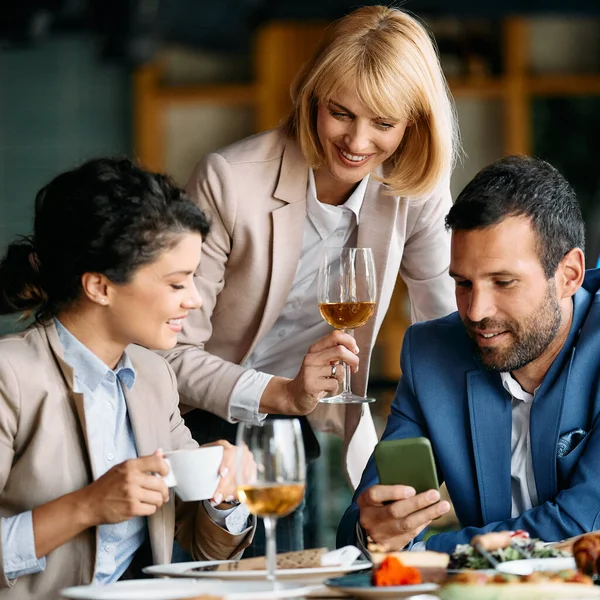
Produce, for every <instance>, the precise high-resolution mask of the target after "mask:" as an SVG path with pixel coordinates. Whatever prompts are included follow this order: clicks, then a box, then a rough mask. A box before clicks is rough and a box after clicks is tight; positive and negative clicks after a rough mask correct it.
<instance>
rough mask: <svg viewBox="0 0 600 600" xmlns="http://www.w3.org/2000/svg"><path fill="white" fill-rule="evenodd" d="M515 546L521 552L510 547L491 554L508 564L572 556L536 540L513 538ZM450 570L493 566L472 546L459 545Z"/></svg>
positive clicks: (455, 550) (452, 558)
mask: <svg viewBox="0 0 600 600" xmlns="http://www.w3.org/2000/svg"><path fill="white" fill-rule="evenodd" d="M512 545H513V546H518V547H519V548H520V550H521V552H519V550H516V549H515V548H513V547H511V546H508V547H506V548H500V549H498V550H493V551H492V552H490V554H491V555H492V556H493V557H494V558H495V559H496V560H497V561H498V562H507V561H509V560H521V559H524V558H558V557H562V556H570V553H569V552H565V551H563V550H557V549H556V548H552V547H551V546H547V545H546V544H545V542H542V541H541V540H539V539H536V538H513V540H512ZM448 568H449V569H492V568H493V567H492V565H490V563H489V562H488V560H487V558H485V557H484V556H481V554H479V552H477V550H476V549H475V548H473V546H471V545H470V544H458V545H457V546H456V548H455V549H454V552H453V553H452V554H451V555H450V562H449V563H448Z"/></svg>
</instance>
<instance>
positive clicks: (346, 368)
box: [342, 329, 354, 396]
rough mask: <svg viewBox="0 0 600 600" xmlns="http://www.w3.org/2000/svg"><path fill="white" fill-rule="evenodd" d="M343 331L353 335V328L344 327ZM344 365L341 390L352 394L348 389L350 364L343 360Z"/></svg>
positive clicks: (346, 393)
mask: <svg viewBox="0 0 600 600" xmlns="http://www.w3.org/2000/svg"><path fill="white" fill-rule="evenodd" d="M344 333H347V334H348V335H353V334H354V330H353V329H344ZM342 364H343V365H344V391H343V392H342V393H343V394H345V395H350V396H351V395H352V390H351V389H350V376H351V375H352V373H351V372H350V366H349V365H348V364H346V363H345V362H343V363H342Z"/></svg>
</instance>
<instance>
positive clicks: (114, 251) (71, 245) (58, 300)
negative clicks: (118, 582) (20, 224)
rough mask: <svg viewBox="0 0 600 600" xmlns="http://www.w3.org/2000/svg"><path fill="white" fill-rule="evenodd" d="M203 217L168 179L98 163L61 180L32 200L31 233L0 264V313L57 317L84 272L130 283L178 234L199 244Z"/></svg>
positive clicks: (205, 225)
mask: <svg viewBox="0 0 600 600" xmlns="http://www.w3.org/2000/svg"><path fill="white" fill-rule="evenodd" d="M209 228H210V225H209V222H208V220H207V218H206V215H205V214H204V213H203V212H202V210H201V209H200V208H198V207H197V206H196V205H195V204H194V203H193V202H192V200H191V199H190V198H189V197H188V196H187V195H186V194H185V192H184V191H182V190H181V189H180V188H179V187H177V186H176V185H175V184H174V183H173V181H172V180H171V179H170V178H169V177H167V176H166V175H162V174H158V173H150V172H148V171H144V170H143V169H141V168H139V167H138V166H136V165H135V164H133V163H132V162H131V161H130V160H128V159H124V158H99V159H94V160H90V161H89V162H86V163H85V164H83V165H81V166H80V167H78V168H76V169H73V170H71V171H67V172H66V173H62V174H61V175H58V176H57V177H56V178H55V179H53V180H52V181H51V182H50V183H49V184H48V185H46V186H45V187H43V188H42V189H41V190H40V191H39V192H38V194H37V196H36V201H35V221H34V234H33V236H31V237H22V238H20V239H19V240H17V241H16V242H14V243H12V244H11V245H10V246H9V248H8V250H7V253H6V255H5V257H4V258H3V260H2V262H1V263H0V314H10V313H17V312H22V313H35V315H36V317H37V318H38V319H39V320H43V319H47V318H50V317H53V316H56V315H57V314H58V313H59V312H60V311H61V310H63V309H65V308H66V307H68V306H69V305H71V304H72V303H73V302H74V301H75V300H76V299H77V298H78V297H79V296H80V294H81V277H82V275H83V274H84V273H101V274H103V275H105V276H106V277H108V278H109V279H110V280H111V281H113V282H115V283H127V282H128V281H130V279H131V277H132V275H133V274H134V272H135V271H136V270H137V269H138V268H139V267H141V266H143V265H146V264H148V263H151V262H153V261H154V260H155V259H156V258H157V257H158V255H160V254H161V253H162V252H163V251H165V250H168V249H170V248H172V247H173V246H174V245H175V244H176V243H177V241H178V240H179V237H180V235H181V234H182V233H188V232H191V233H199V234H200V235H201V236H202V237H203V238H204V237H205V236H206V235H207V234H208V231H209Z"/></svg>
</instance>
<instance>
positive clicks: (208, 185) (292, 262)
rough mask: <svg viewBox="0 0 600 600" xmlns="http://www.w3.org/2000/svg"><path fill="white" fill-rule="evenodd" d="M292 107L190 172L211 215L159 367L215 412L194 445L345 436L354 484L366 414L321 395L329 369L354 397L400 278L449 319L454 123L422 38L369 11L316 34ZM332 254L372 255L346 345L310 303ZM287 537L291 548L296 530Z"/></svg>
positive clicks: (333, 383) (310, 442)
mask: <svg viewBox="0 0 600 600" xmlns="http://www.w3.org/2000/svg"><path fill="white" fill-rule="evenodd" d="M292 100H293V108H292V111H291V113H290V115H289V116H288V117H287V119H286V120H285V122H284V123H283V125H282V126H281V127H280V128H278V129H276V130H273V131H268V132H265V133H262V134H259V135H257V136H254V137H251V138H248V139H245V140H242V141H240V142H237V143H235V144H233V145H231V146H229V147H227V148H224V149H222V150H220V151H218V152H215V153H213V154H210V155H208V156H207V157H205V158H204V159H202V160H201V161H200V162H199V163H198V165H197V167H196V169H195V171H194V173H193V174H192V177H191V179H190V182H189V185H188V193H189V194H190V195H191V196H192V197H193V198H195V199H196V201H197V202H198V204H199V205H200V206H201V207H202V208H203V209H204V210H206V211H207V213H208V214H209V215H210V217H211V218H212V235H211V237H210V239H208V240H207V241H206V243H205V244H204V246H203V250H202V254H203V258H202V261H201V263H200V268H199V271H198V274H197V275H198V276H197V278H196V284H197V286H198V289H199V291H200V293H201V295H202V297H203V299H204V304H203V306H202V308H201V310H200V311H197V312H196V314H194V315H190V318H189V319H188V321H187V322H186V323H185V324H184V327H183V333H182V335H181V337H180V338H179V343H178V345H177V346H176V348H175V349H174V350H173V351H171V352H169V353H168V359H169V361H170V363H171V365H172V367H173V368H174V370H175V372H176V374H177V380H178V386H179V391H180V396H181V401H182V403H183V404H184V405H185V407H184V408H185V410H189V409H190V408H194V409H202V411H207V412H208V413H213V415H214V416H213V415H207V414H206V412H202V413H201V412H200V411H198V410H195V411H192V412H190V413H189V414H188V415H186V422H187V423H188V425H189V426H190V428H191V429H192V432H193V433H194V432H195V435H196V437H197V439H201V440H203V441H205V440H208V439H212V438H213V437H215V436H217V437H225V438H227V437H228V436H230V435H231V430H232V428H233V427H234V426H233V425H231V424H232V423H235V422H236V421H260V420H261V419H263V418H265V417H266V416H267V415H268V414H285V415H296V416H297V415H301V416H304V415H306V416H307V418H308V422H310V425H309V424H308V423H307V422H306V421H305V429H304V431H305V445H306V446H307V454H308V456H309V458H311V457H314V456H315V455H317V456H318V444H317V442H316V438H315V437H314V434H313V432H312V429H311V427H312V428H315V429H318V430H321V431H326V432H331V433H335V434H337V435H339V436H341V437H343V439H344V442H345V443H344V449H345V468H346V470H347V473H348V476H349V479H350V481H351V483H352V485H353V486H356V485H357V484H358V482H359V480H360V476H361V474H362V471H363V468H364V466H365V464H366V461H367V460H368V458H369V456H370V454H371V451H372V449H373V446H374V444H375V443H376V435H375V430H374V427H373V423H372V420H371V416H370V413H369V410H368V407H367V406H359V405H342V406H340V405H327V404H319V400H320V399H321V398H323V397H324V396H325V395H327V394H330V393H332V392H335V391H336V390H337V388H338V384H339V379H340V378H341V371H342V370H341V369H334V368H333V367H332V365H334V364H335V363H336V362H337V361H340V360H341V361H345V362H347V363H348V364H349V365H350V366H351V368H352V370H353V377H352V388H353V390H354V391H356V392H357V393H365V391H366V387H367V380H368V373H369V361H370V356H371V351H372V349H373V344H374V342H375V339H376V337H377V333H378V331H379V329H380V327H381V323H382V321H383V318H384V316H385V313H386V311H387V308H388V306H389V303H390V299H391V296H392V292H393V289H394V285H395V283H396V279H397V278H398V276H399V275H400V276H401V277H402V278H403V280H404V281H405V282H406V284H407V286H408V292H409V296H410V301H411V312H412V319H413V320H424V319H432V318H434V317H439V316H442V315H446V314H448V313H450V312H452V311H453V310H455V303H454V293H453V290H454V287H453V283H452V280H451V279H450V277H449V276H448V273H447V270H448V263H449V237H448V234H447V232H446V231H445V229H444V216H445V215H446V213H447V212H448V210H449V209H450V205H451V200H450V192H449V178H450V174H451V170H452V166H453V163H454V159H455V155H456V152H457V145H458V144H457V137H458V136H457V129H456V121H455V115H454V111H453V107H452V103H451V100H450V97H449V95H448V90H447V86H446V82H445V80H444V76H443V74H442V71H441V69H440V65H439V60H438V56H437V54H436V50H435V48H434V46H433V44H432V40H431V38H430V36H429V34H428V33H427V31H426V30H425V29H424V28H423V26H422V25H421V24H420V23H419V22H418V21H417V20H416V19H414V18H413V17H412V16H410V15H408V14H407V13H405V12H403V11H400V10H397V9H393V8H387V7H383V6H370V7H364V8H361V9H358V10H356V11H354V12H353V13H351V14H349V15H348V16H346V17H344V18H343V19H341V20H340V21H338V22H337V23H335V24H333V25H332V26H331V27H330V28H329V29H328V31H327V33H326V36H325V39H324V41H323V44H322V46H321V48H320V49H319V50H318V52H317V53H316V55H315V56H314V58H313V59H312V60H311V61H310V62H309V63H308V64H307V65H306V66H305V68H304V69H303V71H302V72H301V73H300V74H299V76H298V78H297V80H296V82H295V84H294V86H293V89H292ZM346 246H362V247H371V248H372V249H373V253H374V256H375V262H376V268H377V276H378V302H377V308H376V312H375V315H374V317H373V318H372V319H371V321H370V322H369V323H368V324H367V325H366V326H364V327H362V328H360V329H358V330H357V331H356V338H353V337H351V336H349V335H346V334H344V333H341V332H339V331H336V332H332V331H331V327H330V326H329V325H327V324H326V323H325V322H324V321H323V319H322V318H321V316H320V314H319V310H318V307H317V289H316V279H317V278H316V276H317V270H318V265H319V258H320V256H321V254H322V252H323V250H324V248H325V247H337V248H339V249H340V251H341V248H343V247H346ZM400 342H401V340H398V344H400ZM359 349H360V354H358V351H359ZM359 363H360V369H359ZM281 531H282V533H283V534H284V535H286V534H285V531H286V530H285V528H283V527H282V528H281ZM287 537H288V538H291V540H292V541H291V543H289V544H287V546H288V547H291V548H294V547H299V546H301V544H302V538H301V527H300V523H298V522H297V523H296V525H294V526H293V527H292V530H291V532H288V534H287ZM281 542H282V546H281V549H282V550H283V549H284V547H285V540H281Z"/></svg>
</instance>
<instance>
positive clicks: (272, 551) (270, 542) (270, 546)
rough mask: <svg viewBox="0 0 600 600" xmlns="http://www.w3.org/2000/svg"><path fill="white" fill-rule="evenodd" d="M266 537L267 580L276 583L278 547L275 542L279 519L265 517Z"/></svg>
mask: <svg viewBox="0 0 600 600" xmlns="http://www.w3.org/2000/svg"><path fill="white" fill-rule="evenodd" d="M263 521H264V524H265V537H266V541H267V580H268V581H272V582H273V583H275V571H276V570H277V545H276V541H275V528H276V526H277V519H275V518H274V517H264V518H263Z"/></svg>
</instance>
